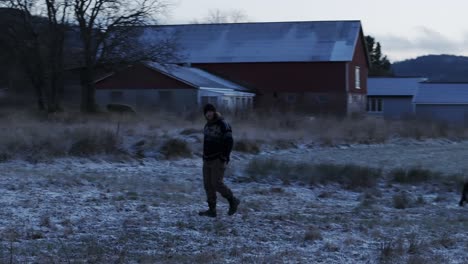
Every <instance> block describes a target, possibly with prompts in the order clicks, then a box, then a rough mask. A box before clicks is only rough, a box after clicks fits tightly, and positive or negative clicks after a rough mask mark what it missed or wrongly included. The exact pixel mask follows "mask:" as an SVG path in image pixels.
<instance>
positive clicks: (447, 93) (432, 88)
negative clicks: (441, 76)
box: [413, 83, 468, 104]
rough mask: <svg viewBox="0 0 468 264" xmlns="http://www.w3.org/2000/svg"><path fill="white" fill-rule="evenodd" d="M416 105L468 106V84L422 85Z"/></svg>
mask: <svg viewBox="0 0 468 264" xmlns="http://www.w3.org/2000/svg"><path fill="white" fill-rule="evenodd" d="M413 103H415V104H468V83H421V84H420V85H419V88H418V90H417V92H416V94H415V96H414V98H413Z"/></svg>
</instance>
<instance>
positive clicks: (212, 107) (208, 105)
mask: <svg viewBox="0 0 468 264" xmlns="http://www.w3.org/2000/svg"><path fill="white" fill-rule="evenodd" d="M208 111H212V112H216V107H215V106H214V105H212V104H206V105H205V107H204V108H203V113H204V114H205V115H206V113H207V112H208Z"/></svg>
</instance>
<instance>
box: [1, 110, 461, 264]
mask: <svg viewBox="0 0 468 264" xmlns="http://www.w3.org/2000/svg"><path fill="white" fill-rule="evenodd" d="M100 118H101V119H100ZM103 120H105V121H103ZM118 120H121V124H120V125H119V132H118V133H117V126H116V123H117V122H118ZM298 120H299V121H298ZM1 121H2V122H1V124H2V126H4V127H8V128H9V129H8V131H6V130H2V132H1V133H2V140H3V142H2V144H1V145H0V146H1V147H0V151H1V152H0V156H2V157H3V158H1V159H2V162H1V163H0V171H1V175H0V178H1V179H0V193H2V198H1V199H0V204H1V205H0V206H1V208H2V210H1V211H0V263H194V262H195V263H285V262H286V263H467V262H468V256H467V254H466V248H468V235H467V234H466V230H468V211H467V210H468V209H467V207H459V206H458V204H457V203H458V200H459V198H460V188H461V183H462V182H463V181H464V180H466V175H467V173H468V163H466V160H467V159H468V141H466V137H465V135H466V131H465V130H464V129H453V128H447V127H445V126H438V125H434V124H418V126H415V125H412V124H402V123H397V124H386V123H384V122H383V121H381V120H358V121H352V120H329V119H327V120H313V119H312V120H311V121H307V122H305V121H301V119H295V118H294V117H287V118H284V119H281V122H271V120H265V119H262V120H261V121H258V122H255V120H253V121H252V120H251V119H244V120H237V119H232V121H233V122H232V123H233V127H234V136H235V137H236V140H237V142H238V143H237V144H236V151H235V152H234V153H233V156H232V161H231V163H230V164H229V168H228V171H227V176H226V182H227V184H228V185H229V186H231V187H232V189H233V191H234V192H235V193H236V194H237V195H238V196H239V197H240V198H241V200H242V203H241V206H240V208H239V212H238V214H236V215H234V216H232V217H229V216H227V215H226V212H227V207H228V206H227V203H226V202H225V201H224V200H222V198H220V202H219V206H218V211H219V212H218V214H219V216H218V218H217V219H206V218H201V217H199V216H198V214H197V212H198V211H199V210H202V209H205V207H206V204H205V196H204V191H203V188H202V182H201V165H202V164H201V160H200V149H201V139H202V135H201V130H200V126H201V125H202V124H203V123H202V120H200V119H197V118H194V119H190V118H187V117H182V116H181V117H180V118H174V117H172V116H162V117H161V116H158V117H149V118H146V119H137V120H135V118H124V119H120V117H98V118H85V117H75V116H73V117H71V116H59V117H55V119H54V120H53V121H51V119H50V118H49V119H47V120H43V119H41V118H40V117H33V118H32V117H30V116H26V115H20V116H18V115H16V114H10V115H5V116H3V117H2V120H1ZM260 122H264V123H262V124H259V123H260ZM314 122H315V123H317V122H320V124H315V125H314ZM351 124H353V125H351ZM364 124H365V126H364ZM256 126H258V128H257V127H256ZM326 126H328V129H327V131H322V129H325V128H326ZM320 128H321V129H320ZM429 128H431V129H429ZM236 129H237V130H236ZM344 129H346V130H345V131H343V130H344ZM279 131H281V132H279ZM321 131H322V132H321ZM97 137H99V139H98V140H96V138H97ZM143 141H144V142H143ZM20 143H22V144H20Z"/></svg>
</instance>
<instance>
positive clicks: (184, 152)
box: [161, 138, 192, 159]
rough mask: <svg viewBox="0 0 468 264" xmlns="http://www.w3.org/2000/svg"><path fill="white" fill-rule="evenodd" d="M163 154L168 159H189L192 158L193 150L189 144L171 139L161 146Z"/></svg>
mask: <svg viewBox="0 0 468 264" xmlns="http://www.w3.org/2000/svg"><path fill="white" fill-rule="evenodd" d="M161 153H162V154H163V155H164V156H165V157H166V158H167V159H175V158H189V157H191V156H192V150H191V149H190V146H189V145H188V143H187V142H186V141H184V140H181V139H177V138H171V139H168V140H167V141H165V142H164V143H163V145H162V146H161Z"/></svg>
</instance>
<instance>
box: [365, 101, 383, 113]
mask: <svg viewBox="0 0 468 264" xmlns="http://www.w3.org/2000/svg"><path fill="white" fill-rule="evenodd" d="M382 111H383V101H382V99H381V98H369V99H367V112H370V113H382Z"/></svg>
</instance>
